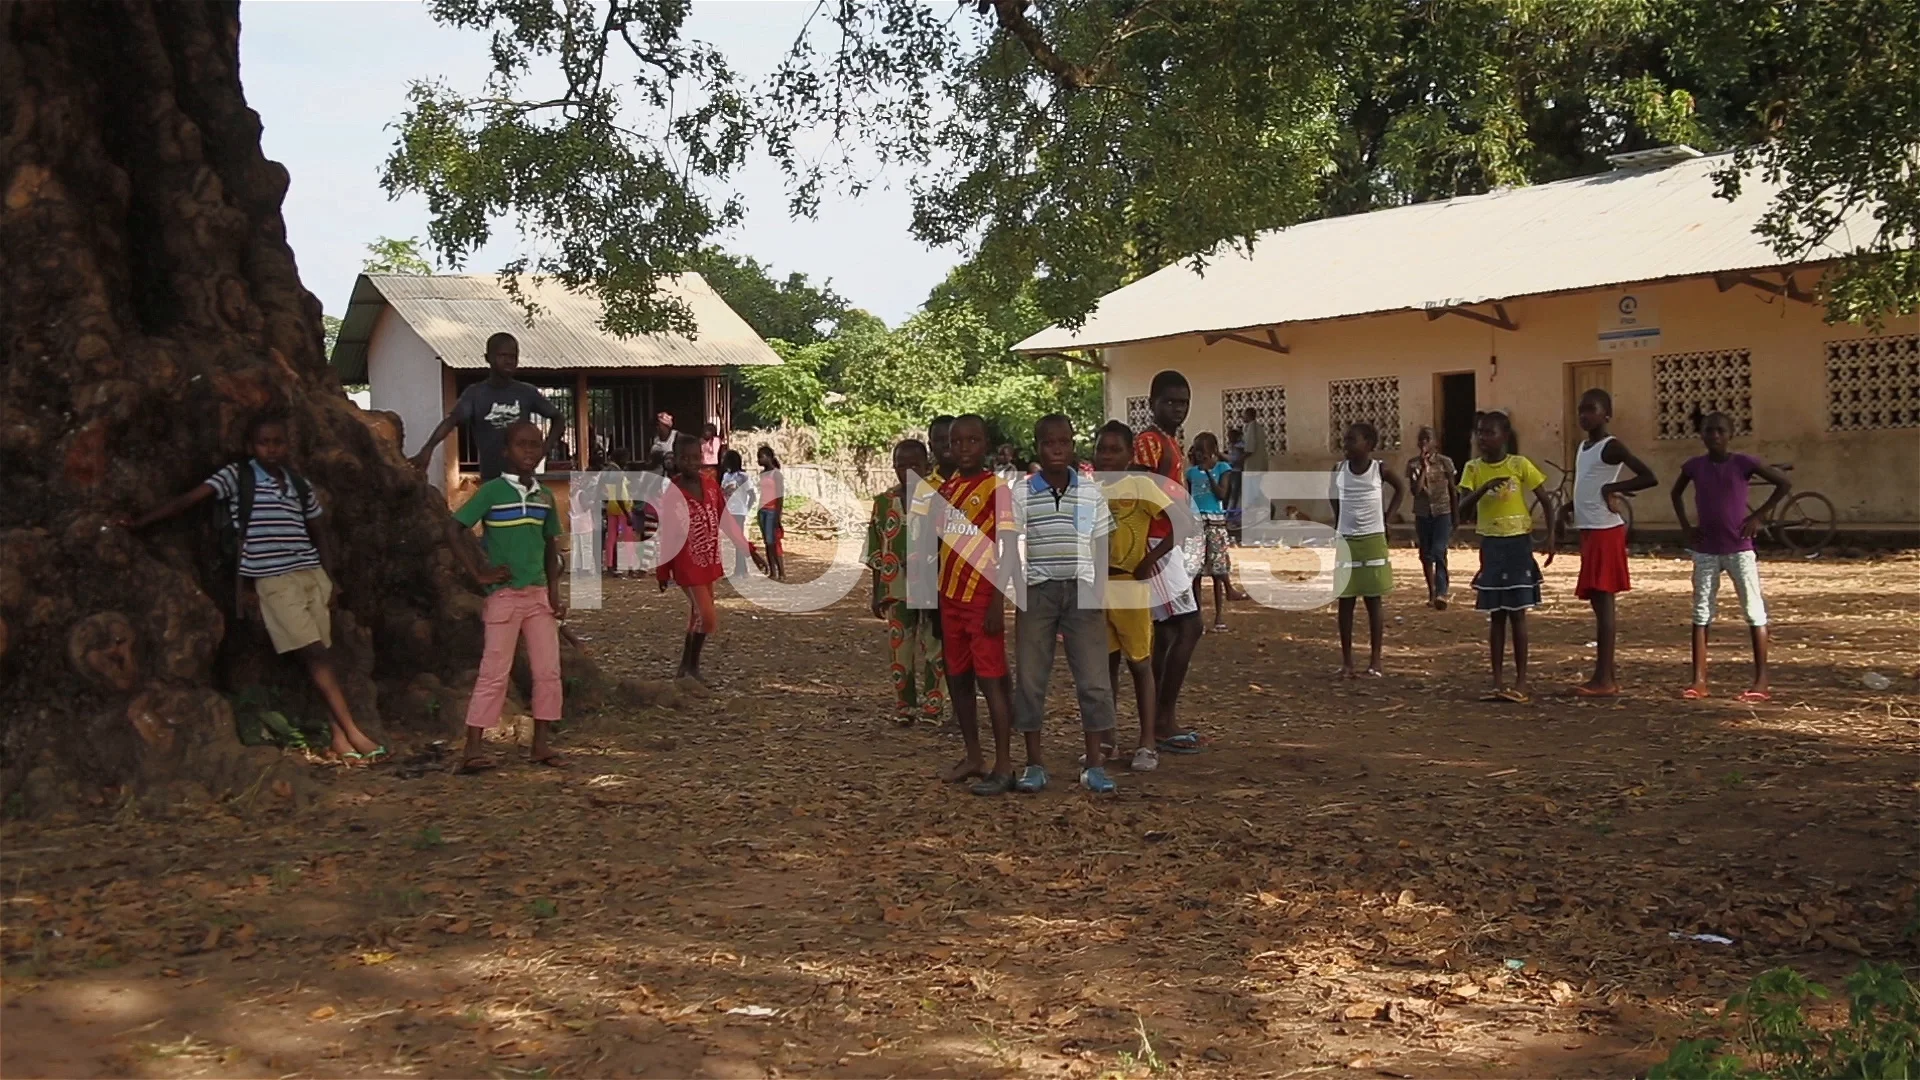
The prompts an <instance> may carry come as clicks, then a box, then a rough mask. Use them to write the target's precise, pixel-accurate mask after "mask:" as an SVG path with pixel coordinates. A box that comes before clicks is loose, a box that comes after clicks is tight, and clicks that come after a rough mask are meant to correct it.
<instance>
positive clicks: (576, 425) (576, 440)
mask: <svg viewBox="0 0 1920 1080" xmlns="http://www.w3.org/2000/svg"><path fill="white" fill-rule="evenodd" d="M592 414H593V410H592V409H590V408H588V407H587V373H586V372H584V371H576V372H574V375H573V471H574V472H586V471H587V469H588V467H589V466H588V462H590V461H592V460H593V454H592V449H593V432H591V431H589V430H587V421H588V418H589V417H590V416H592Z"/></svg>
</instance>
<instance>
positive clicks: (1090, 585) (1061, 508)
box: [1013, 413, 1114, 794]
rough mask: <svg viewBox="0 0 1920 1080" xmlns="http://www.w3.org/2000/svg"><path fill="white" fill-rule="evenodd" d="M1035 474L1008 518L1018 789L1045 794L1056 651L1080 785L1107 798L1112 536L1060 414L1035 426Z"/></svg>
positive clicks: (1023, 483) (1020, 487) (1021, 486)
mask: <svg viewBox="0 0 1920 1080" xmlns="http://www.w3.org/2000/svg"><path fill="white" fill-rule="evenodd" d="M1033 442H1034V447H1035V448H1036V450H1037V451H1038V452H1039V458H1040V471H1039V472H1037V473H1034V474H1033V475H1032V476H1028V477H1024V478H1022V479H1021V480H1019V481H1018V483H1017V485H1016V486H1015V489H1014V496H1013V520H1014V525H1015V528H1016V530H1017V531H1018V533H1019V535H1020V536H1021V537H1023V538H1024V539H1025V541H1026V545H1025V546H1026V553H1025V558H1024V559H1023V563H1024V570H1025V572H1026V582H1027V601H1026V605H1025V607H1024V608H1023V610H1021V612H1020V613H1019V614H1018V615H1017V616H1015V619H1014V624H1013V635H1014V654H1015V656H1016V657H1017V661H1016V664H1015V667H1016V670H1017V672H1018V674H1017V676H1016V678H1017V685H1018V691H1017V693H1016V694H1015V697H1014V708H1013V726H1014V727H1015V728H1016V729H1017V730H1018V731H1019V732H1020V733H1021V734H1022V735H1023V736H1024V737H1025V739H1026V743H1027V767H1026V768H1025V769H1022V770H1021V771H1020V777H1019V779H1017V780H1015V781H1014V785H1013V788H1014V790H1015V791H1024V792H1034V791H1039V790H1040V789H1042V788H1044V787H1046V786H1047V770H1046V768H1045V767H1044V766H1043V765H1042V764H1041V761H1040V726H1041V721H1042V719H1043V718H1044V716H1045V713H1046V704H1047V681H1048V679H1049V677H1050V676H1051V675H1052V673H1053V653H1054V646H1055V644H1056V643H1057V642H1058V641H1059V640H1060V639H1062V638H1064V639H1065V641H1066V645H1067V669H1068V670H1069V671H1071V672H1072V673H1073V686H1074V690H1075V692H1076V693H1077V694H1078V696H1079V699H1080V727H1081V729H1082V731H1083V732H1084V734H1085V735H1086V741H1087V761H1086V766H1085V767H1084V768H1083V769H1082V770H1081V772H1080V783H1081V785H1082V786H1084V787H1085V788H1086V789H1087V790H1088V791H1091V792H1094V793H1096V794H1106V793H1108V792H1111V791H1112V790H1113V788H1114V784H1113V779H1112V778H1111V777H1109V776H1108V775H1107V770H1106V744H1107V743H1109V742H1110V741H1111V740H1112V739H1113V726H1114V711H1113V683H1112V681H1111V680H1110V678H1109V677H1108V675H1107V617H1106V612H1105V611H1104V610H1103V609H1102V608H1101V606H1100V604H1099V599H1098V594H1097V593H1096V592H1095V590H1094V580H1095V578H1094V565H1095V564H1094V558H1095V549H1096V547H1097V545H1098V542H1099V539H1100V538H1103V537H1105V536H1107V534H1109V533H1111V532H1113V514H1112V513H1111V512H1110V511H1109V510H1108V509H1107V502H1106V499H1105V497H1104V496H1103V495H1102V494H1101V492H1100V487H1099V485H1098V484H1096V483H1095V482H1094V480H1093V478H1092V477H1082V476H1081V475H1080V474H1079V473H1078V472H1076V471H1075V470H1074V467H1073V422H1072V421H1071V420H1068V419H1067V418H1066V417H1065V416H1062V415H1060V414H1059V413H1054V414H1052V415H1050V416H1044V417H1041V418H1040V422H1039V423H1038V424H1035V425H1034V428H1033Z"/></svg>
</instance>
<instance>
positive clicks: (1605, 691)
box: [1567, 679, 1620, 697]
mask: <svg viewBox="0 0 1920 1080" xmlns="http://www.w3.org/2000/svg"><path fill="white" fill-rule="evenodd" d="M1567 693H1568V694H1569V695H1570V696H1572V697H1619V696H1620V687H1619V684H1617V683H1611V682H1599V681H1596V680H1593V679H1588V680H1587V681H1586V682H1583V683H1581V684H1580V685H1579V686H1576V687H1574V688H1573V689H1572V690H1569V691H1567Z"/></svg>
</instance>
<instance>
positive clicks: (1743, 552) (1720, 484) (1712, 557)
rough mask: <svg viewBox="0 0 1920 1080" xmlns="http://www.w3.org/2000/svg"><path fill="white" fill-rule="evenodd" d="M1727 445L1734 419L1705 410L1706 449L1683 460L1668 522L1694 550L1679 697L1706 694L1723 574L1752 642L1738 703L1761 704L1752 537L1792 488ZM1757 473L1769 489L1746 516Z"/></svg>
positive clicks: (1763, 669) (1762, 639)
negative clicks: (1689, 640) (1748, 679)
mask: <svg viewBox="0 0 1920 1080" xmlns="http://www.w3.org/2000/svg"><path fill="white" fill-rule="evenodd" d="M1732 441H1733V420H1732V419H1731V418H1729V417H1728V416H1727V414H1726V413H1718V412H1716V413H1709V414H1708V415H1707V416H1706V417H1705V418H1704V419H1702V420H1701V421H1700V442H1701V443H1702V445H1704V446H1705V447H1706V449H1707V452H1706V453H1704V454H1701V455H1700V456H1699V457H1693V458H1688V459H1687V462H1686V464H1684V465H1682V466H1680V479H1679V480H1677V481H1675V482H1674V485H1673V518H1674V520H1675V521H1678V522H1679V523H1680V531H1681V533H1682V535H1684V536H1685V537H1686V538H1687V549H1688V550H1689V551H1691V552H1692V553H1693V682H1692V684H1691V685H1689V686H1688V687H1687V688H1686V690H1684V691H1682V692H1681V695H1680V696H1681V697H1684V698H1687V699H1689V700H1693V699H1698V698H1704V697H1706V696H1707V629H1708V627H1710V626H1711V625H1712V624H1713V615H1714V608H1715V607H1716V606H1717V604H1718V601H1719V599H1720V575H1721V574H1725V575H1727V576H1728V577H1731V578H1732V579H1733V593H1734V596H1736V597H1737V598H1739V601H1740V614H1741V615H1743V616H1745V617H1746V620H1747V628H1748V632H1749V633H1750V634H1751V635H1752V637H1753V684H1752V685H1751V686H1749V687H1748V688H1747V689H1746V691H1745V692H1744V693H1742V694H1741V695H1740V698H1739V700H1741V701H1744V702H1760V701H1766V700H1769V699H1770V698H1771V697H1772V695H1771V694H1770V693H1768V691H1767V643H1768V631H1767V603H1766V601H1765V600H1764V599H1763V598H1762V597H1761V595H1760V566H1759V563H1758V561H1757V559H1756V558H1755V556H1754V553H1753V538H1754V537H1755V536H1756V535H1758V534H1759V532H1760V528H1761V526H1762V525H1763V524H1765V522H1766V521H1767V518H1768V517H1769V516H1771V515H1772V513H1773V508H1774V507H1775V506H1778V505H1779V504H1780V500H1782V499H1784V498H1786V497H1787V493H1788V492H1790V491H1792V490H1793V484H1792V483H1791V482H1790V481H1789V480H1788V479H1787V477H1786V474H1784V473H1782V472H1781V471H1780V470H1779V469H1776V468H1774V467H1773V466H1771V465H1768V464H1767V463H1766V462H1764V461H1761V460H1760V459H1759V458H1757V457H1753V456H1751V455H1748V454H1736V453H1734V452H1733V451H1732V450H1730V449H1729V448H1728V444H1729V443H1731V442H1732ZM1755 476H1758V477H1759V478H1760V479H1762V480H1765V481H1766V482H1767V483H1769V484H1772V485H1773V491H1772V493H1770V494H1769V495H1768V496H1767V501H1766V502H1763V503H1761V504H1760V506H1759V508H1757V509H1755V510H1751V511H1749V510H1748V509H1747V490H1748V487H1749V481H1750V480H1751V479H1752V478H1753V477H1755ZM1689 486H1691V487H1693V488H1695V489H1696V490H1695V491H1694V495H1693V501H1694V507H1695V509H1696V510H1697V512H1698V515H1699V520H1700V524H1699V525H1698V526H1694V525H1690V524H1689V523H1688V522H1687V504H1686V498H1685V497H1686V492H1687V488H1688V487H1689Z"/></svg>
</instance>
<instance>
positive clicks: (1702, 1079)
mask: <svg viewBox="0 0 1920 1080" xmlns="http://www.w3.org/2000/svg"><path fill="white" fill-rule="evenodd" d="M1845 987H1846V996H1847V1019H1846V1023H1845V1024H1844V1025H1841V1026H1838V1027H1834V1028H1831V1029H1826V1030H1822V1029H1821V1028H1818V1027H1815V1026H1814V1024H1813V1022H1812V1021H1810V1020H1809V1019H1808V1018H1807V1009H1808V1008H1810V1007H1812V1006H1813V1005H1815V1004H1816V1003H1817V1002H1820V1001H1822V1000H1825V999H1826V998H1828V997H1831V996H1832V993H1831V991H1829V990H1828V989H1827V988H1826V987H1824V986H1821V985H1820V984H1819V983H1816V982H1813V981H1811V980H1809V979H1808V978H1807V977H1806V976H1804V975H1802V974H1800V973H1799V972H1797V971H1795V970H1793V969H1792V968H1784V967H1783V968H1774V969H1773V970H1772V971H1768V972H1764V973H1762V974H1761V975H1760V976H1759V977H1758V978H1756V979H1754V980H1753V982H1752V983H1751V984H1750V985H1749V986H1748V987H1747V988H1746V990H1744V991H1742V992H1740V993H1738V994H1735V995H1733V996H1732V997H1730V998H1728V999H1727V1007H1726V1010H1725V1011H1724V1012H1723V1013H1721V1015H1720V1023H1721V1024H1722V1025H1723V1030H1722V1031H1721V1032H1720V1033H1719V1034H1716V1035H1710V1036H1708V1037H1706V1038H1700V1039H1686V1040H1683V1041H1682V1042H1680V1044H1679V1045H1677V1046H1675V1047H1674V1048H1673V1052H1672V1053H1670V1054H1668V1055H1667V1060H1665V1061H1663V1062H1661V1063H1660V1064H1658V1065H1655V1066H1653V1067H1652V1068H1651V1069H1649V1070H1647V1078H1648V1080H1773V1078H1776V1077H1779V1078H1800V1077H1807V1078H1812V1077H1894V1076H1911V1075H1913V1074H1914V1069H1915V1065H1916V1063H1920V987H1916V986H1915V985H1914V983H1913V982H1912V980H1910V979H1908V978H1907V975H1906V972H1904V971H1902V970H1901V969H1900V967H1899V965H1897V964H1875V963H1872V962H1868V963H1864V964H1861V965H1860V967H1859V968H1858V969H1857V970H1856V971H1854V973H1853V974H1852V975H1849V976H1847V980H1846V983H1845Z"/></svg>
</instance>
